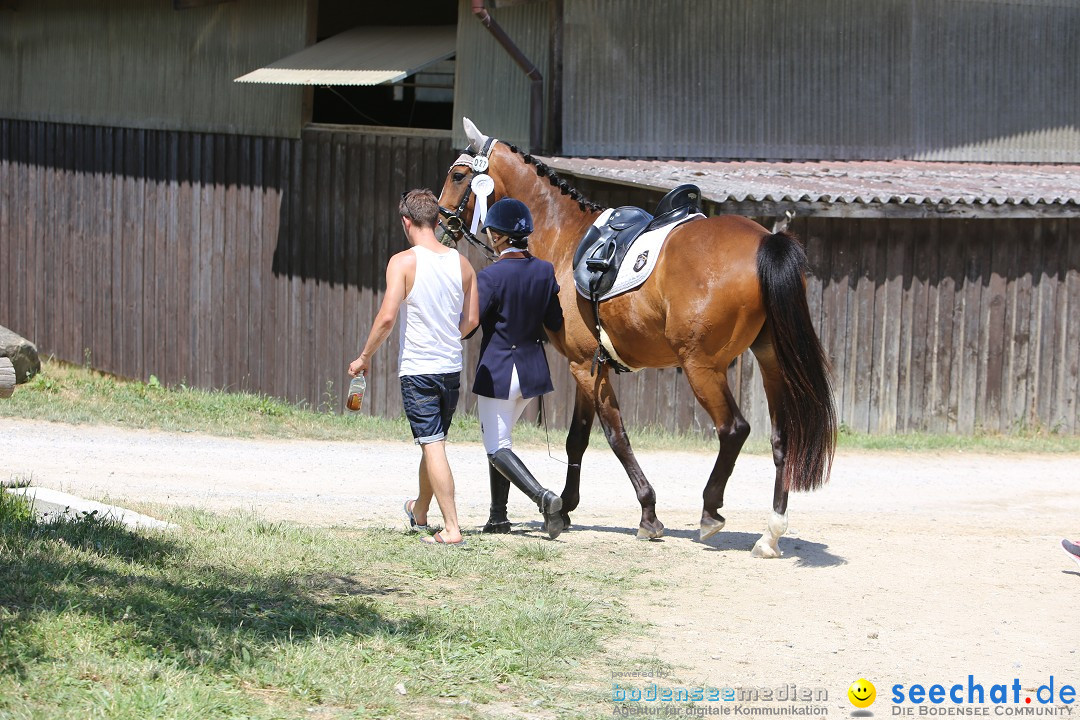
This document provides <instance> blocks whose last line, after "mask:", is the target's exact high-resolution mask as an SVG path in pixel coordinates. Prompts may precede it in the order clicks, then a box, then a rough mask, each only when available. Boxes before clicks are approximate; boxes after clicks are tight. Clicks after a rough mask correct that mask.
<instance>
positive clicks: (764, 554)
mask: <svg viewBox="0 0 1080 720" xmlns="http://www.w3.org/2000/svg"><path fill="white" fill-rule="evenodd" d="M750 555H751V556H753V557H756V558H778V557H780V556H781V555H783V553H781V552H780V547H779V545H777V544H776V541H775V540H774V541H772V542H769V538H766V537H764V536H762V537H760V538H758V541H757V542H756V543H754V549H753V550H751V551H750Z"/></svg>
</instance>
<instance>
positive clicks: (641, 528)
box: [637, 520, 664, 540]
mask: <svg viewBox="0 0 1080 720" xmlns="http://www.w3.org/2000/svg"><path fill="white" fill-rule="evenodd" d="M637 537H638V540H659V539H660V538H662V537H664V524H663V523H662V522H660V521H659V520H657V521H656V525H654V526H652V527H650V526H647V525H645V524H644V523H642V524H641V525H638V529H637Z"/></svg>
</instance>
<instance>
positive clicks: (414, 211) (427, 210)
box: [398, 188, 439, 230]
mask: <svg viewBox="0 0 1080 720" xmlns="http://www.w3.org/2000/svg"><path fill="white" fill-rule="evenodd" d="M398 212H399V213H401V217H403V218H409V220H410V221H411V222H412V223H413V224H415V225H419V226H420V227H426V228H431V229H432V230H434V229H435V224H436V223H437V222H438V220H439V200H438V199H437V198H436V197H435V193H433V192H431V191H430V190H428V189H427V188H422V189H417V190H410V191H408V192H406V193H402V194H401V202H399V203H398Z"/></svg>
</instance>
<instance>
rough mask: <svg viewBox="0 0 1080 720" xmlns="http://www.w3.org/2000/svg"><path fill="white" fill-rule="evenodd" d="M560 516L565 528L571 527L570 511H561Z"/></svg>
mask: <svg viewBox="0 0 1080 720" xmlns="http://www.w3.org/2000/svg"><path fill="white" fill-rule="evenodd" d="M559 517H560V518H561V519H562V524H563V530H564V531H565V530H569V529H570V513H559Z"/></svg>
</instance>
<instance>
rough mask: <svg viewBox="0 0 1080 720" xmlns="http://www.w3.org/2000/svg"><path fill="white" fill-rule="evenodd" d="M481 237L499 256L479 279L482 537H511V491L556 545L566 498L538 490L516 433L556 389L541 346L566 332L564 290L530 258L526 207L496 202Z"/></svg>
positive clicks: (476, 386) (547, 267)
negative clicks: (516, 447) (485, 502)
mask: <svg viewBox="0 0 1080 720" xmlns="http://www.w3.org/2000/svg"><path fill="white" fill-rule="evenodd" d="M480 230H481V232H484V233H487V235H488V239H489V240H490V242H491V246H492V247H493V248H494V250H495V252H496V254H497V256H498V257H497V258H496V261H495V262H494V263H493V264H491V265H489V266H488V267H486V268H484V269H483V270H481V271H480V273H479V274H478V275H477V285H478V288H479V297H480V327H481V328H482V329H483V333H484V335H483V340H482V341H481V343H480V359H479V361H478V362H477V366H476V376H475V379H474V380H473V388H472V389H473V392H474V393H476V395H477V414H478V415H479V416H480V431H481V434H482V435H483V440H484V449H485V450H486V451H487V455H488V462H489V464H490V467H489V474H490V482H491V511H490V515H489V517H488V521H487V524H486V525H484V529H483V532H486V533H508V532H510V520H509V519H508V518H507V515H506V502H507V498H508V496H509V494H510V484H511V483H513V484H514V486H515V487H517V488H518V489H519V490H521V491H522V492H523V493H525V495H527V496H528V498H529V499H530V500H532V501H533V502H535V503H536V506H537V508H539V510H540V512H541V513H543V515H544V525H545V527H546V529H547V532H548V535H550V536H551V537H552V538H554V537H557V536H558V535H559V533H561V532H562V531H563V529H564V526H563V522H562V519H561V517H560V515H559V511H560V510H562V498H560V497H559V496H558V495H557V494H555V493H554V492H552V491H550V490H547V489H546V488H544V487H543V486H542V485H540V483H539V482H537V480H536V478H535V477H533V475H532V473H530V472H529V469H528V468H527V467H525V464H524V463H523V462H522V461H521V458H519V457H518V456H517V455H516V454H514V451H513V450H512V449H511V448H512V445H513V443H512V440H511V432H512V429H513V427H514V423H515V422H517V419H518V418H519V417H520V416H521V413H522V411H523V410H524V409H525V406H526V405H528V404H529V400H530V399H531V398H534V397H539V396H540V395H543V394H544V393H548V392H551V391H552V390H553V389H554V388H553V386H552V384H551V374H550V372H549V370H548V364H547V357H546V356H545V355H544V345H543V343H544V340H545V339H546V336H545V333H544V328H545V327H546V328H547V329H549V330H551V331H553V332H554V331H557V330H559V329H560V328H561V327H562V323H563V316H562V307H561V306H560V305H559V297H558V296H559V284H558V283H557V282H556V281H555V269H554V267H552V265H551V263H549V262H547V261H546V260H540V259H539V258H535V257H533V256H532V255H531V254H530V253H529V251H528V246H529V235H530V234H531V233H532V230H533V223H532V214H531V213H530V212H529V208H527V207H526V206H525V204H524V203H523V202H521V201H520V200H514V199H513V198H503V199H502V200H499V201H498V202H496V203H495V204H494V205H492V206H491V209H490V210H489V211H488V214H487V217H486V218H485V220H484V225H483V227H481V228H480Z"/></svg>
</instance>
